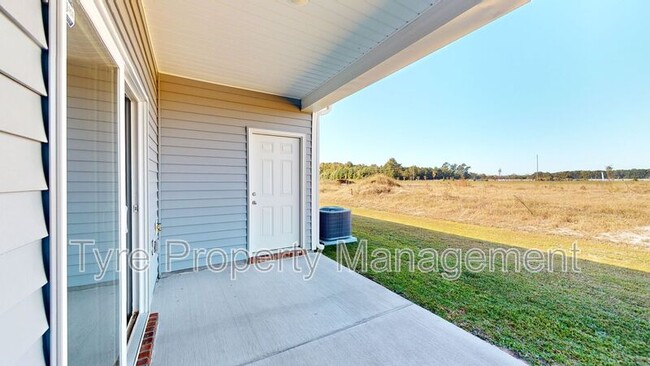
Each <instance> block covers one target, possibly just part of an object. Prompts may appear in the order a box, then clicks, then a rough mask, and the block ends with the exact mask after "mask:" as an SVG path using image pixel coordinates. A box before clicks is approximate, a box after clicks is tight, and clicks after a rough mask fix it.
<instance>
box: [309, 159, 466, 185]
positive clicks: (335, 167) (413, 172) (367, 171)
mask: <svg viewBox="0 0 650 366" xmlns="http://www.w3.org/2000/svg"><path fill="white" fill-rule="evenodd" d="M469 169H470V166H468V165H467V164H451V163H444V164H442V166H440V167H419V166H415V165H412V166H408V167H404V166H402V164H400V163H398V162H397V160H395V159H394V158H390V159H388V161H387V162H386V163H385V164H384V165H377V164H372V165H365V164H353V163H351V162H347V163H321V165H320V176H321V179H331V180H336V179H339V180H344V179H363V178H366V177H369V176H371V175H375V174H385V175H386V176H388V177H391V178H394V179H399V180H433V179H472V173H470V171H469Z"/></svg>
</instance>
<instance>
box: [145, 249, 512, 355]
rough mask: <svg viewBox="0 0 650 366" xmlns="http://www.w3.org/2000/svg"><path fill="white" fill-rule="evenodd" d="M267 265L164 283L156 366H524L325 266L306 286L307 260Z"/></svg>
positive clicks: (156, 303) (157, 300) (324, 262)
mask: <svg viewBox="0 0 650 366" xmlns="http://www.w3.org/2000/svg"><path fill="white" fill-rule="evenodd" d="M310 259H311V260H313V259H314V255H310ZM292 263H296V266H297V267H298V270H295V271H294V270H293V269H292V268H291V267H292ZM280 264H282V265H283V268H282V269H279V268H278V267H279V265H280ZM267 265H269V266H271V265H273V266H274V268H272V269H271V270H270V271H268V272H263V271H260V270H257V269H255V268H254V267H250V268H249V270H247V271H246V272H242V273H237V277H236V279H235V280H232V279H231V278H230V274H229V273H228V272H221V273H214V272H210V271H207V270H204V271H200V272H190V273H182V274H174V275H172V276H169V277H166V278H163V279H161V280H160V281H159V283H158V286H157V287H156V290H155V293H154V300H153V310H154V311H157V312H159V313H160V323H159V328H158V333H157V336H156V341H155V346H154V358H153V365H154V366H166V365H174V366H180V365H242V364H255V365H328V364H336V365H366V364H400V365H408V364H414V365H415V364H418V365H422V364H440V365H523V364H524V363H523V362H522V361H519V360H517V359H515V358H513V357H512V356H510V355H509V354H507V353H505V352H504V351H502V350H500V349H499V348H497V347H495V346H492V345H490V344H488V343H487V342H484V341H482V340H481V339H479V338H477V337H475V336H473V335H471V334H470V333H468V332H465V331H464V330H462V329H460V328H458V327H456V326H454V325H452V324H451V323H449V322H447V321H445V320H443V319H442V318H440V317H438V316H436V315H434V314H432V313H430V312H429V311H427V310H425V309H423V308H421V307H419V306H417V305H415V304H413V303H411V302H410V301H408V300H406V299H404V298H402V297H400V296H398V295H396V294H394V293H393V292H391V291H389V290H387V289H385V288H384V287H382V286H380V285H378V284H376V283H374V282H372V281H370V280H368V279H366V278H365V277H363V276H361V275H359V274H357V273H355V272H352V271H350V270H348V269H345V268H343V269H342V270H341V271H339V270H338V269H337V264H336V263H335V262H334V261H332V260H330V259H328V258H326V257H320V259H319V262H318V266H317V268H316V271H315V273H314V276H313V278H311V279H310V280H305V276H307V275H308V274H309V270H308V265H307V258H305V257H300V258H298V259H297V261H295V262H294V261H293V259H285V260H282V261H275V262H273V263H267Z"/></svg>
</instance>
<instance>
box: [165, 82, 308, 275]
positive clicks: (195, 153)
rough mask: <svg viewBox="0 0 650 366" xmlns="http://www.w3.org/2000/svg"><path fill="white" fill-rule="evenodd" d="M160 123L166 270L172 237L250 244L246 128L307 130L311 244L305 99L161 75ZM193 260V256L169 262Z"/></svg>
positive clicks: (185, 264)
mask: <svg viewBox="0 0 650 366" xmlns="http://www.w3.org/2000/svg"><path fill="white" fill-rule="evenodd" d="M160 124H161V145H160V149H161V202H160V208H161V211H160V213H161V222H162V225H163V231H162V235H161V244H162V247H161V251H160V255H161V258H160V263H161V272H163V271H166V270H167V268H166V267H167V266H166V262H167V255H166V254H167V253H166V252H167V247H166V244H165V242H166V241H167V240H174V239H178V240H185V241H187V242H189V244H190V245H191V246H192V248H205V249H211V248H222V249H224V250H226V251H229V250H232V249H238V248H241V249H245V248H246V246H247V208H248V206H247V179H248V177H247V141H246V140H247V128H259V129H267V130H277V131H285V132H294V133H301V134H305V135H306V149H305V150H306V167H305V172H306V173H305V174H306V181H307V184H306V187H305V189H306V190H307V192H306V202H305V207H304V209H305V211H304V212H303V214H304V215H305V225H306V230H305V236H306V237H305V238H304V243H305V245H306V246H307V247H309V245H311V204H312V201H311V155H312V154H311V136H312V115H311V114H309V113H303V112H301V111H300V107H299V101H297V100H292V99H287V98H283V97H278V96H273V95H268V94H262V93H257V92H252V91H246V90H241V89H235V88H230V87H225V86H220V85H215V84H209V83H205V82H200V81H195V80H189V79H185V78H180V77H176V76H170V75H160ZM171 249H174V248H173V247H171V248H170V250H171ZM171 252H172V253H174V252H175V250H172V251H171ZM199 265H205V262H204V261H203V260H202V261H200V262H199ZM191 266H192V258H191V257H189V258H188V259H186V260H179V261H174V262H171V268H170V269H171V270H172V271H175V270H182V269H187V268H191Z"/></svg>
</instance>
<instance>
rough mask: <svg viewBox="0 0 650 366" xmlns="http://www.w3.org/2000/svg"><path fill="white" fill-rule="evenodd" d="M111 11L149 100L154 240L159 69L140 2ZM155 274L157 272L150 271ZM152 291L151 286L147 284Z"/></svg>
mask: <svg viewBox="0 0 650 366" xmlns="http://www.w3.org/2000/svg"><path fill="white" fill-rule="evenodd" d="M105 3H106V7H107V9H108V10H109V12H110V13H111V16H112V18H113V23H114V24H115V26H116V29H117V30H118V33H119V34H120V38H121V41H122V43H123V44H124V46H125V47H126V51H127V52H128V54H129V59H130V61H131V63H132V64H133V65H134V67H135V69H136V72H137V74H138V76H139V77H140V80H142V82H143V83H144V87H145V88H146V92H147V98H148V100H149V111H148V113H147V125H148V133H147V135H148V136H147V137H148V139H147V147H148V149H147V162H146V169H147V184H148V197H147V201H148V206H149V207H148V214H149V217H148V218H147V226H146V227H147V234H148V238H149V240H150V241H151V240H157V239H158V233H157V232H156V230H155V224H156V223H158V222H159V207H158V205H159V201H160V194H159V191H158V190H159V188H158V187H159V183H158V175H159V168H158V161H159V160H158V70H157V69H156V64H155V61H154V55H153V50H152V48H151V41H150V38H149V34H148V33H147V27H146V23H145V17H144V11H143V9H142V3H141V2H140V1H105ZM152 275H154V276H155V275H156V271H152ZM150 289H151V291H153V286H150Z"/></svg>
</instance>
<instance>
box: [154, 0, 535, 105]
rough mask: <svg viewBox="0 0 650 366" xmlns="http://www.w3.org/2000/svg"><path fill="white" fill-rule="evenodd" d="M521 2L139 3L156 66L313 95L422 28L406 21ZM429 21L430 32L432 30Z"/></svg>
mask: <svg viewBox="0 0 650 366" xmlns="http://www.w3.org/2000/svg"><path fill="white" fill-rule="evenodd" d="M526 1H527V0H310V1H308V2H307V3H306V4H305V5H296V4H294V2H293V1H292V0H236V1H233V0H193V1H181V0H165V1H161V0H144V2H143V3H144V9H145V16H146V21H147V26H148V28H149V33H150V36H151V39H152V43H153V48H154V53H155V57H156V62H157V65H158V69H159V71H160V72H161V73H166V74H172V75H178V76H183V77H187V78H192V79H198V80H204V81H208V82H213V83H217V84H223V85H229V86H234V87H238V88H243V89H249V90H256V91H261V92H265V93H269V94H276V95H281V96H286V97H291V98H296V99H303V98H305V97H307V96H310V95H312V96H313V95H315V94H319V93H317V91H318V90H319V88H320V87H322V86H323V85H325V84H326V83H327V82H328V81H330V84H332V83H331V80H332V79H334V78H335V77H336V76H337V75H340V74H342V72H343V71H344V70H346V69H348V68H350V66H351V65H353V64H355V63H360V61H362V60H363V58H364V56H366V55H368V54H369V53H371V51H373V50H375V51H376V50H377V49H378V48H381V47H379V46H380V45H382V44H383V43H390V42H385V41H387V40H389V39H391V38H394V37H393V36H395V35H396V34H399V33H400V32H401V33H409V32H412V31H413V30H412V28H415V30H416V31H421V30H422V29H423V28H422V25H420V27H419V28H417V27H412V26H411V25H415V24H414V23H417V22H420V23H435V22H437V21H439V23H440V24H436V27H440V26H442V25H444V24H445V23H447V22H449V21H451V20H453V19H455V18H458V17H459V16H460V15H462V14H464V13H466V12H468V10H470V9H472V8H474V7H476V6H477V5H480V4H481V3H489V4H488V5H490V6H492V5H494V4H496V5H498V6H496V5H495V8H494V9H492V7H489V8H486V11H491V13H490V14H489V18H490V20H492V19H494V18H496V17H498V16H500V15H503V14H504V13H505V12H507V11H510V10H512V9H514V8H515V7H517V6H519V5H521V4H522V3H525V2H526ZM504 3H506V4H507V5H508V6H507V7H505V9H506V10H507V11H505V10H503V9H504V7H503V4H504ZM436 17H437V18H436ZM438 18H439V19H438ZM481 25H482V24H481ZM425 28H426V24H425ZM431 28H432V29H431V30H429V32H431V31H433V26H431ZM401 38H404V39H408V37H403V36H402V37H401ZM420 38H421V36H420ZM416 40H417V39H414V40H413V42H415V41H416ZM409 45H410V44H404V45H403V47H402V49H399V47H398V48H395V47H394V45H392V46H391V47H390V48H388V47H385V48H386V49H387V50H390V52H393V53H397V52H398V51H401V50H403V49H405V48H406V47H407V46H409ZM390 56H392V55H388V54H387V55H385V57H384V58H386V59H387V58H388V57H390ZM375 58H376V59H378V60H381V57H380V58H377V57H375ZM393 71H396V70H393ZM357 76H358V75H357ZM312 99H313V98H312Z"/></svg>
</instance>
